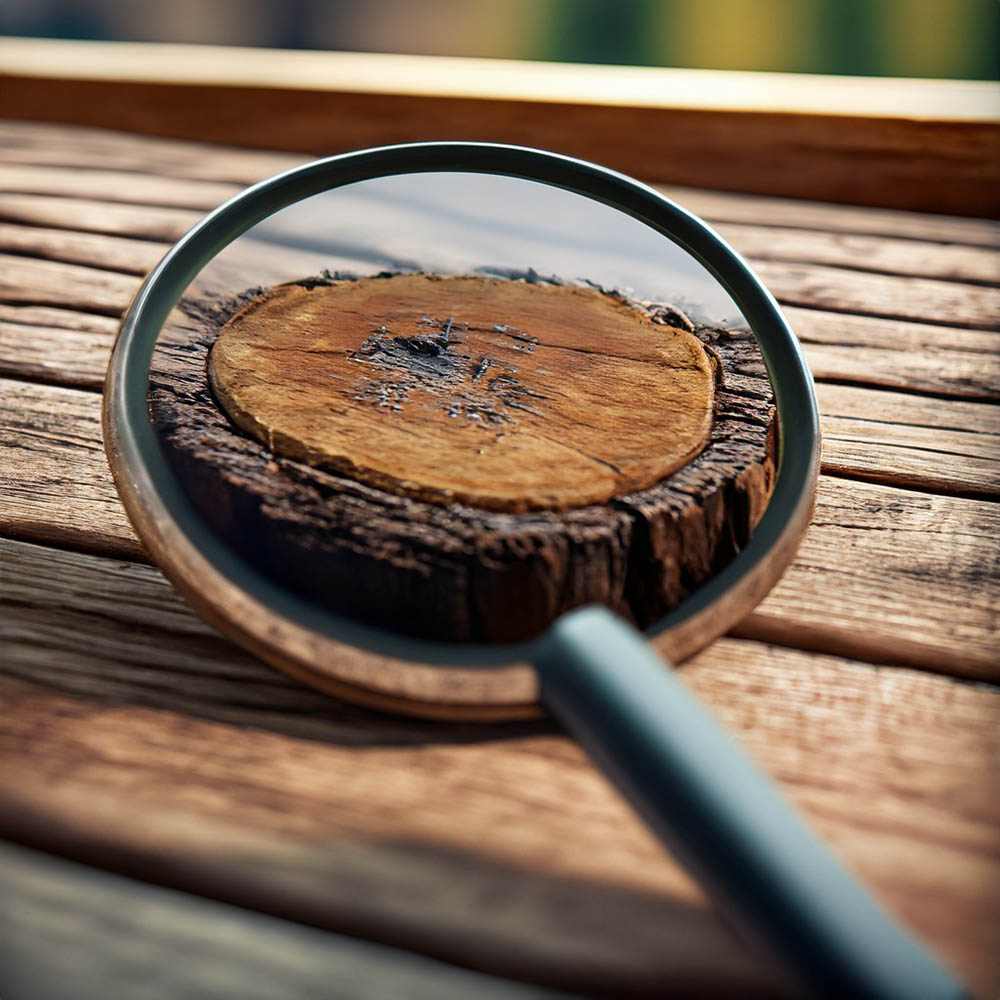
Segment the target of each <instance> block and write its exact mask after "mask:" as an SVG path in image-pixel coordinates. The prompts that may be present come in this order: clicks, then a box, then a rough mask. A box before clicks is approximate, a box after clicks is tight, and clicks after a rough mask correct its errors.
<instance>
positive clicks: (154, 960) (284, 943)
mask: <svg viewBox="0 0 1000 1000" xmlns="http://www.w3.org/2000/svg"><path fill="white" fill-rule="evenodd" d="M0 886H2V887H3V901H2V903H0V990H2V991H3V995H4V996H5V997H8V998H10V1000H19V998H21V997H25V998H27V997H39V998H44V1000H81V998H85V1000H87V998H97V997H134V996H139V995H141V996H143V997H145V998H147V1000H176V998H177V997H185V998H187V1000H218V998H219V997H220V996H222V995H225V996H237V995H238V996H240V997H243V998H246V1000H274V998H275V997H277V996H283V997H307V996H308V997H315V998H317V1000H355V998H367V1000H437V998H439V997H440V998H445V1000H447V998H453V1000H458V998H466V997H469V996H473V995H475V996H489V997H497V998H498V1000H508V998H509V1000H515V998H516V1000H531V998H535V997H537V998H553V1000H556V998H557V996H561V995H562V994H556V993H554V992H551V991H549V990H546V989H543V988H541V987H531V986H526V985H524V984H515V983H511V982H509V981H506V980H502V979H497V978H495V977H487V976H483V975H480V974H476V973H473V972H468V971H466V970H463V969H457V968H455V967H454V966H447V965H443V964H442V963H439V962H434V961H433V960H431V959H427V958H423V957H421V956H417V955H413V954H411V953H408V952H403V951H400V950H398V949H390V948H386V947H385V946H381V945H374V944H371V943H367V942H360V941H356V940H352V939H351V938H347V937H344V936H342V935H334V934H329V933H321V932H318V931H316V930H313V929H311V928H305V927H302V926H300V925H297V924H293V923H291V922H290V921H284V920H277V919H275V918H273V917H266V916H264V915H261V914H256V913H252V912H250V911H248V910H241V909H236V908H235V907H231V906H226V905H224V904H220V903H215V902H210V901H209V900H206V899H203V898H199V897H196V896H192V895H188V894H184V893H178V892H173V891H170V890H167V889H161V888H155V887H153V886H150V885H148V884H144V883H142V882H137V881H135V880H133V879H127V878H122V877H120V876H116V875H112V874H110V873H108V872H102V871H99V870H97V869H94V868H89V867H85V866H83V865H77V864H74V863H72V862H68V861H65V860H61V859H56V858H53V857H52V856H50V855H45V854H41V853H39V852H37V851H32V850H28V849H26V848H23V847H16V846H14V845H12V844H0Z"/></svg>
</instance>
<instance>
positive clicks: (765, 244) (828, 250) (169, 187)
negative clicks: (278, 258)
mask: <svg viewBox="0 0 1000 1000" xmlns="http://www.w3.org/2000/svg"><path fill="white" fill-rule="evenodd" d="M5 152H6V151H4V150H2V149H0V192H2V193H5V194H10V193H16V194H33V195H47V196H56V197H63V198H70V199H73V200H81V199H83V200H88V201H95V202H100V203H113V204H119V203H126V204H136V205H142V206H145V207H152V208H165V207H169V208H188V209H201V210H203V211H208V210H210V209H213V208H215V207H216V206H217V205H220V204H221V203H222V202H223V201H225V200H226V199H227V198H230V197H231V196H232V195H234V194H236V193H237V192H238V191H239V190H240V185H238V184H231V183H225V182H210V181H199V180H192V179H187V178H180V177H167V176H161V175H156V174H149V173H139V172H136V171H131V172H130V171H124V170H118V171H116V170H101V169H96V168H92V169H88V170H80V169H79V167H76V166H74V167H69V166H67V167H39V166H32V167H30V168H29V167H27V166H26V165H19V164H16V163H5V162H3V161H4V159H5V155H4V154H5ZM14 204H15V205H16V204H17V202H16V201H15V203H14ZM28 204H30V202H29V203H28ZM709 204H710V205H711V204H712V203H709ZM718 207H719V210H720V212H721V213H722V214H723V215H724V214H725V210H724V209H723V207H722V206H718ZM784 207H785V208H786V210H787V205H786V206H784ZM23 210H24V209H23V208H22V211H23ZM95 214H96V213H95ZM760 214H763V213H760ZM708 217H709V218H710V219H711V218H712V216H711V214H709V216H708ZM904 218H905V217H904ZM809 221H811V220H810V219H809V218H808V216H807V217H806V218H804V219H799V218H796V222H797V223H798V224H797V225H796V226H788V225H779V224H777V223H775V222H773V220H771V219H768V220H767V222H766V224H763V223H762V222H760V221H758V222H757V223H739V222H726V221H723V222H721V224H719V225H718V227H717V228H718V229H719V231H720V232H721V233H722V235H723V236H724V237H725V238H726V239H728V240H730V241H731V242H732V243H733V245H734V246H735V247H736V248H737V249H738V250H739V251H740V252H741V253H742V254H744V256H747V257H751V258H755V259H758V260H780V261H789V262H807V263H818V264H829V265H832V266H841V267H847V268H851V269H855V270H870V271H878V272H882V273H887V274H898V275H913V276H923V277H929V278H944V279H949V280H955V281H972V282H983V283H986V284H997V283H998V282H1000V261H998V255H997V253H996V250H997V244H1000V230H998V232H997V233H996V234H995V235H996V239H995V241H994V245H990V246H967V245H963V244H960V243H959V244H949V243H942V242H937V241H929V240H926V239H924V240H917V239H913V238H908V239H907V238H901V237H899V236H889V235H884V234H878V235H872V234H866V233H862V234H854V233H844V232H838V231H826V230H822V229H812V230H810V229H807V228H805V227H804V225H803V223H804V222H809ZM88 228H89V227H88ZM935 235H938V234H935Z"/></svg>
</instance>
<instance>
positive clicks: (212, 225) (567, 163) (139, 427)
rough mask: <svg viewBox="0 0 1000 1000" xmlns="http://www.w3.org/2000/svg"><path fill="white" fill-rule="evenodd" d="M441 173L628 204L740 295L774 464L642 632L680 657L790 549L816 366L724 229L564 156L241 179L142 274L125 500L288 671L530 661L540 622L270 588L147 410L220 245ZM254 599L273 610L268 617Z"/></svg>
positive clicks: (407, 162)
mask: <svg viewBox="0 0 1000 1000" xmlns="http://www.w3.org/2000/svg"><path fill="white" fill-rule="evenodd" d="M447 171H458V172H465V173H485V174H497V175H505V176H513V177H517V178H520V179H524V180H531V181H537V182H539V183H543V184H548V185H551V186H553V187H558V188H562V189H564V190H567V191H570V192H573V193H576V194H579V195H583V196H585V197H589V198H592V199H595V200H597V201H600V202H603V203H604V204H606V205H608V206H610V207H612V208H615V209H617V210H619V211H622V212H624V213H626V214H628V215H630V216H632V217H633V218H635V219H637V220H638V221H639V222H641V223H644V224H645V225H647V226H649V227H650V228H651V229H653V230H655V231H657V232H659V233H661V234H662V235H663V236H664V237H666V238H667V239H669V240H671V241H672V242H674V243H676V244H677V245H679V246H680V247H681V248H683V249H684V250H686V251H687V252H688V253H690V254H691V255H692V256H693V257H695V258H696V259H697V260H698V261H699V262H701V264H702V265H703V266H704V267H705V268H706V269H707V270H708V271H709V272H710V273H711V274H712V275H713V276H714V277H715V278H716V279H717V280H718V281H719V283H720V284H721V285H722V286H723V287H724V288H725V290H726V291H727V292H728V293H729V295H730V296H731V297H732V299H733V300H734V301H735V302H736V304H737V306H738V307H739V309H740V310H741V312H742V314H743V316H744V317H745V319H746V320H747V322H748V323H749V325H750V328H751V330H752V331H753V333H754V335H755V337H756V338H757V341H758V343H759V345H760V348H761V352H762V354H763V356H764V360H765V364H766V366H767V371H768V374H769V376H770V379H771V382H772V385H773V387H774V392H775V397H776V403H777V410H778V422H779V470H778V475H777V479H776V482H775V486H774V491H773V493H772V496H771V499H770V501H769V503H768V505H767V508H766V510H765V512H764V514H763V516H762V518H761V520H760V522H759V524H758V525H757V527H756V529H755V531H754V533H753V536H752V538H751V539H750V541H749V543H748V544H747V546H746V547H745V548H744V549H743V550H742V551H741V552H740V553H739V554H738V555H737V556H736V557H735V558H734V559H733V560H732V561H731V562H730V563H729V564H728V565H727V566H726V567H725V568H724V569H723V570H722V571H721V572H719V573H718V574H716V575H715V576H714V577H712V578H711V579H710V580H709V581H708V582H706V583H705V584H704V585H703V586H701V587H699V588H698V589H697V590H696V591H695V592H694V593H693V594H692V595H691V596H690V597H688V598H687V599H686V600H684V601H683V602H682V603H681V604H680V605H678V606H677V607H676V608H675V609H673V610H672V611H671V612H670V613H669V614H668V615H666V616H665V617H664V618H662V619H661V620H660V621H658V622H656V623H655V624H654V625H652V626H651V627H650V628H649V629H647V634H650V635H659V634H661V633H666V634H667V638H668V641H667V642H666V644H665V648H666V650H667V652H668V654H669V655H670V656H671V658H672V659H675V660H678V659H683V658H685V657H686V656H689V655H691V653H693V652H695V651H696V650H697V649H699V648H701V647H702V646H704V645H706V644H707V643H708V642H710V641H711V640H712V639H713V638H715V637H716V636H717V635H719V634H720V633H721V632H723V631H725V630H726V629H727V628H728V627H730V626H731V625H733V624H735V622H736V621H737V620H739V619H740V618H741V617H742V616H743V615H744V614H745V613H746V612H747V611H748V610H749V609H750V608H752V607H753V606H755V605H756V604H757V603H758V602H759V601H760V600H761V599H762V598H763V597H764V595H765V594H766V593H767V592H768V590H770V588H771V587H772V586H773V585H774V583H775V582H776V581H777V579H778V578H779V577H780V576H781V574H782V573H783V572H784V569H785V568H786V566H787V564H788V563H789V562H790V561H791V559H792V557H793V555H794V553H795V550H796V548H797V545H798V541H799V539H800V537H801V535H802V533H803V532H804V530H805V528H806V526H807V524H808V522H809V519H810V517H811V514H812V507H813V501H814V495H815V487H816V479H817V476H818V470H819V417H818V412H817V406H816V398H815V393H814V391H813V383H812V377H811V375H810V374H809V369H808V367H807V365H806V362H805V359H804V357H803V355H802V351H801V348H800V346H799V343H798V340H797V338H796V337H795V334H794V333H793V332H792V330H791V329H790V327H789V326H788V323H787V321H786V320H785V318H784V316H783V315H782V313H781V310H780V309H779V307H778V305H777V303H776V302H775V300H774V298H773V297H772V296H771V294H770V293H769V292H768V291H767V289H766V288H765V287H764V285H763V284H762V283H761V281H760V279H758V278H757V276H756V275H755V274H754V273H753V271H752V270H751V268H750V267H749V265H748V264H747V263H746V261H744V260H743V258H742V257H741V256H740V255H739V254H738V253H737V252H736V251H735V250H733V249H732V248H731V247H730V246H729V245H728V244H727V243H726V242H725V241H724V240H723V239H722V237H721V236H719V235H718V234H717V233H716V232H715V231H714V230H712V229H711V227H709V226H708V225H706V224H705V223H704V222H703V221H701V220H700V219H698V218H697V217H696V216H694V215H692V214H691V213H689V212H687V211H686V210H685V209H683V208H682V207H681V206H679V205H677V204H676V203H674V202H673V201H671V200H670V199H668V198H666V197H665V196H664V195H662V194H660V193H659V192H658V191H656V190H654V189H653V188H651V187H648V186H647V185H644V184H641V183H639V182H638V181H635V180H633V179H632V178H630V177H627V176H625V175H623V174H620V173H617V172H616V171H613V170H609V169H606V168H604V167H600V166H597V165H595V164H592V163H588V162H585V161H583V160H579V159H575V158H573V157H569V156H564V155H561V154H557V153H551V152H546V151H543V150H538V149H530V148H527V147H521V146H509V145H502V144H496V143H480V142H421V143H406V144H402V145H395V146H384V147H379V148H375V149H367V150H361V151H358V152H350V153H343V154H340V155H337V156H330V157H327V158H325V159H321V160H316V161H313V162H310V163H306V164H303V165H302V166H298V167H293V168H291V169H289V170H286V171H284V172H283V173H280V174H277V175H276V176H274V177H271V178H269V179H267V180H264V181H261V182H260V183H258V184H255V185H253V186H251V187H249V188H247V189H246V190H244V191H242V192H241V193H239V194H237V195H236V196H234V197H233V198H231V199H230V200H229V201H227V202H225V203H224V204H223V205H221V206H220V207H219V208H217V209H215V210H214V211H213V212H211V213H210V214H209V215H207V216H206V217H205V218H204V219H202V220H201V221H200V222H199V223H197V224H196V225H195V226H194V227H193V228H192V229H191V230H189V231H188V232H187V233H186V234H185V235H184V236H183V237H182V238H181V239H180V240H179V241H178V242H177V243H176V244H175V245H174V246H173V247H172V248H171V249H170V250H169V251H168V253H167V254H166V255H165V256H164V258H163V259H162V260H161V261H160V263H159V264H158V265H157V266H156V267H155V268H154V269H153V271H152V272H151V273H150V274H149V276H148V277H147V278H146V280H145V281H144V282H143V284H142V286H141V287H140V288H139V290H138V292H137V293H136V295H135V297H134V298H133V300H132V303H131V304H130V306H129V308H128V310H127V312H126V314H125V316H124V318H123V320H122V324H121V328H120V332H119V335H118V338H117V340H116V342H115V345H114V349H113V352H112V357H111V362H110V365H109V368H108V374H107V379H106V384H105V393H104V430H105V444H106V447H107V450H108V455H109V459H110V462H111V467H112V472H113V475H114V478H115V482H116V485H117V487H118V491H119V495H120V496H121V499H122V502H123V504H124V506H125V509H126V512H127V514H128V516H129V518H130V519H131V520H132V522H133V524H134V526H135V527H136V530H137V532H138V534H139V536H140V537H141V538H142V539H143V541H144V542H145V543H146V544H147V546H148V547H149V548H150V549H151V551H152V554H153V556H154V558H155V559H156V561H157V563H158V564H159V565H160V567H161V568H162V569H163V571H164V572H165V574H166V575H167V576H168V578H170V579H171V581H172V582H173V583H174V584H175V585H177V587H178V589H180V590H181V591H182V592H183V593H184V594H185V595H186V596H187V597H188V598H189V600H190V601H191V602H192V603H193V604H194V605H195V606H196V608H197V609H198V610H199V612H200V613H201V614H202V615H203V616H204V617H206V618H207V619H208V620H209V621H211V622H212V624H215V625H217V626H218V627H219V628H220V629H221V630H222V631H225V632H227V633H229V634H231V635H233V636H234V637H235V638H237V639H238V640H239V641H241V642H243V643H244V644H245V645H247V646H248V647H249V648H250V649H252V650H253V651H254V652H256V653H258V654H259V655H261V656H263V657H264V658H265V659H270V660H272V661H279V662H280V663H281V665H283V666H285V667H291V668H293V669H294V663H295V660H296V659H297V658H298V657H297V654H296V653H295V652H294V650H295V649H299V650H300V651H301V656H302V657H304V658H306V659H308V657H310V656H311V655H312V653H313V652H314V650H311V649H310V647H314V646H315V640H316V639H319V638H320V637H322V638H325V639H327V640H333V641H335V642H337V643H338V644H343V643H347V644H350V645H353V646H356V647H359V648H361V649H366V650H368V651H371V652H374V653H377V654H381V655H384V656H390V657H395V658H399V659H404V660H411V661H417V662H422V663H434V664H438V665H441V666H447V665H456V666H457V665H460V666H462V667H472V666H498V665H503V664H509V663H515V662H523V661H526V660H527V661H530V660H532V659H533V658H534V657H535V654H536V652H537V646H538V643H539V642H540V641H544V634H543V636H541V637H539V638H538V639H535V640H531V641H528V642H524V643H517V644H483V643H465V642H461V643H458V642H454V643H453V642H441V641H435V640H429V639H423V638H415V637H411V636H404V635H398V634H394V633H392V632H389V631H386V630H384V629H381V628H377V627H374V626H369V625H366V624H364V623H361V622H357V621H354V620H352V619H350V618H347V617H345V616H343V615H339V614H336V613H335V612H333V611H330V610H327V609H324V608H320V607H318V606H317V605H315V604H313V603H311V602H309V601H308V600H306V599H304V598H301V597H298V596H297V595H295V594H293V593H291V592H290V591H288V590H286V589H284V588H282V587H280V586H279V585H277V584H275V583H274V582H272V581H271V580H269V579H268V578H267V577H266V576H265V575H264V574H262V573H261V572H260V571H258V570H257V569H255V568H254V567H252V566H251V565H250V564H249V563H247V562H246V561H245V560H243V559H242V558H240V557H239V555H238V554H237V553H235V552H233V551H232V550H231V549H229V547H228V546H227V545H226V544H225V543H224V542H223V541H222V540H221V539H219V538H218V537H217V536H216V535H215V533H214V532H213V531H212V530H211V529H210V528H209V527H208V525H207V524H205V522H204V520H203V519H202V518H201V516H200V515H199V514H198V513H197V511H196V510H195V509H194V507H193V505H192V504H191V502H190V501H189V500H188V498H187V496H186V495H185V493H184V490H183V487H182V485H181V484H180V483H179V482H178V481H177V478H176V477H175V475H174V474H173V472H172V471H171V469H170V468H169V466H168V463H167V460H166V458H165V456H164V454H163V452H162V450H161V448H160V445H159V443H158V442H157V440H156V436H155V431H154V429H153V427H152V424H151V422H150V417H149V409H148V402H147V396H148V391H149V371H150V362H151V360H152V355H153V351H154V348H155V345H156V340H157V337H158V336H159V333H160V330H161V328H162V325H163V323H164V321H165V320H166V318H167V316H168V314H169V312H170V311H171V309H173V308H174V306H175V305H176V304H177V302H178V300H179V299H180V298H181V296H182V295H183V293H184V291H185V290H186V289H187V287H188V286H189V284H190V283H191V281H192V280H193V279H194V278H195V277H196V276H197V274H198V273H199V272H200V271H201V269H202V268H203V267H204V266H205V265H206V264H207V263H208V262H209V261H210V260H211V259H212V258H213V257H214V256H215V254H217V253H218V252H219V251H220V250H222V249H223V248H224V247H226V246H227V245H228V244H230V243H231V242H233V241H234V240H235V239H237V238H238V237H239V236H241V235H242V234H243V233H245V232H246V231H247V230H249V229H250V228H251V227H253V226H254V225H256V224H257V223H258V222H261V221H263V220H264V219H266V218H267V217H268V216H270V215H272V214H273V213H274V212H276V211H279V210H280V209H282V208H285V207H287V206H289V205H291V204H293V203H295V202H298V201H301V200H302V199H304V198H308V197H310V196H312V195H315V194H320V193H323V192H325V191H330V190H332V189H335V188H338V187H343V186H345V185H348V184H352V183H355V182H358V181H363V180H370V179H373V178H377V177H384V176H389V175H398V174H416V173H429V172H447ZM261 609H266V610H267V614H266V616H263V617H262V615H261V614H260V611H261ZM264 618H266V619H267V620H266V621H264ZM310 636H312V637H313V640H312V641H310V638H309V637H310Z"/></svg>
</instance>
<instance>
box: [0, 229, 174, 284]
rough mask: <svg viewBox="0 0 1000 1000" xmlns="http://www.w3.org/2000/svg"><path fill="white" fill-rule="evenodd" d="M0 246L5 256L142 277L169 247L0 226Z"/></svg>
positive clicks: (145, 241) (99, 236)
mask: <svg viewBox="0 0 1000 1000" xmlns="http://www.w3.org/2000/svg"><path fill="white" fill-rule="evenodd" d="M0 247H3V249H4V250H5V251H6V252H8V253H16V254H21V255H23V256H25V257H42V258H45V259H46V260H55V261H62V262H64V263H67V264H83V265H85V266H87V267H100V268H103V269H105V270H108V271H121V272H122V273H123V274H138V275H142V276H145V275H146V273H147V272H148V271H151V270H152V269H153V267H154V266H155V265H156V263H157V261H159V259H160V258H161V257H162V256H163V255H164V254H165V253H166V252H167V250H168V249H169V244H167V243H154V242H151V241H148V240H134V239H124V238H122V237H117V236H106V235H104V234H97V233H84V232H75V231H72V230H63V229H48V228H45V227H44V226H15V225H10V224H9V223H0Z"/></svg>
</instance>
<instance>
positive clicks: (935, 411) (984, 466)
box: [816, 383, 1000, 497]
mask: <svg viewBox="0 0 1000 1000" xmlns="http://www.w3.org/2000/svg"><path fill="white" fill-rule="evenodd" d="M816 394H817V397H818V398H819V406H820V413H821V429H822V433H823V469H824V471H826V472H832V473H836V474H837V475H843V476H851V477H856V478H858V479H869V480H872V481H875V482H882V483H888V484H895V485H901V486H910V487H914V488H916V489H926V490H934V491H940V492H945V493H953V492H954V493H963V494H967V495H974V496H984V497H995V496H996V495H997V494H998V493H1000V407H998V406H995V405H994V406H983V405H980V404H976V403H967V402H960V401H957V400H942V399H927V398H925V397H921V396H915V395H911V394H906V393H899V392H882V391H879V390H874V389H861V388H858V387H856V386H846V385H824V384H822V383H821V384H819V385H818V386H817V387H816Z"/></svg>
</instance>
